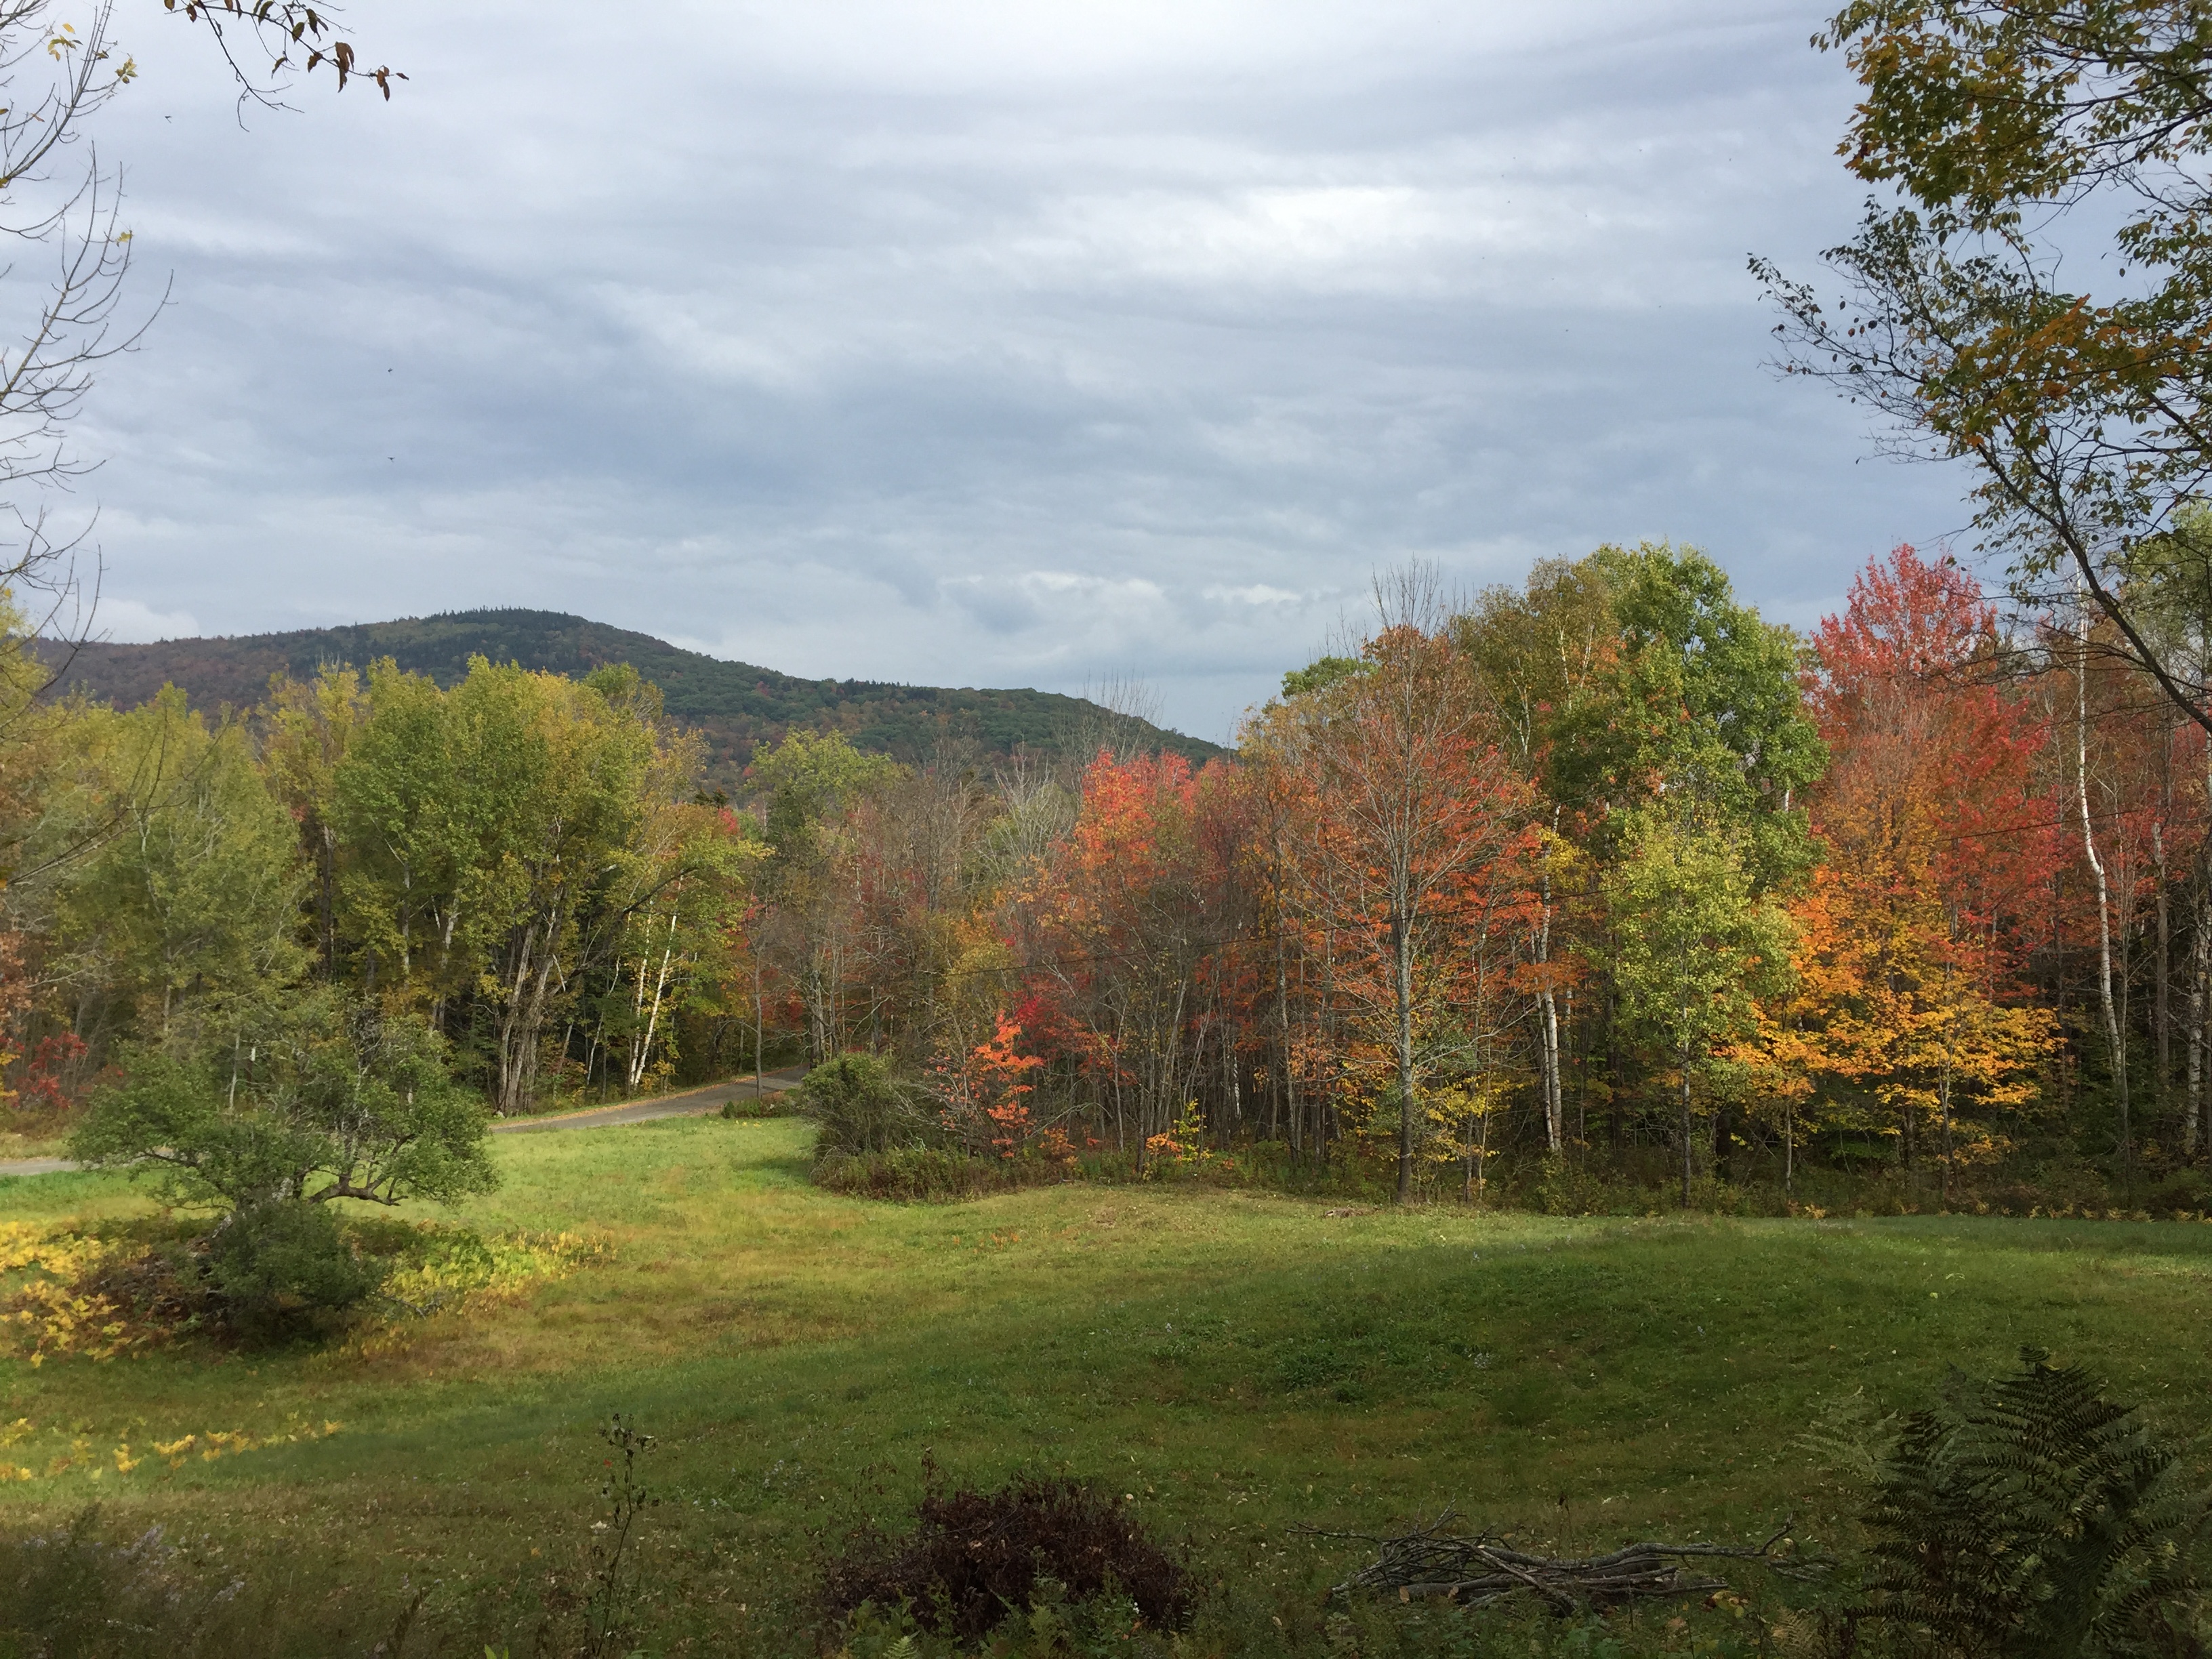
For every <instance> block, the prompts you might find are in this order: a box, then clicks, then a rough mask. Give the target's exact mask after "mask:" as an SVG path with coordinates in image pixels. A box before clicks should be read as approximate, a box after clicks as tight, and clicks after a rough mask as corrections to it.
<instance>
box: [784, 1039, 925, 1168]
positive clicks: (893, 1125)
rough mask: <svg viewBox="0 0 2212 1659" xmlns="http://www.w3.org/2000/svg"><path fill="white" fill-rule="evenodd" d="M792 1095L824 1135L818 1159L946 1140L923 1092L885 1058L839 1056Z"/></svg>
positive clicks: (810, 1075) (801, 1111)
mask: <svg viewBox="0 0 2212 1659" xmlns="http://www.w3.org/2000/svg"><path fill="white" fill-rule="evenodd" d="M791 1095H792V1104H793V1106H794V1107H795V1108H796V1109H798V1111H799V1115H801V1116H804V1117H808V1118H811V1119H812V1120H813V1121H814V1123H815V1125H816V1127H817V1131H818V1133H817V1138H816V1139H815V1143H814V1155H815V1157H816V1158H829V1157H831V1156H833V1155H836V1154H839V1153H842V1154H844V1155H846V1156H848V1157H858V1156H862V1155H865V1154H867V1153H871V1152H903V1151H906V1150H907V1149H908V1148H910V1147H916V1146H934V1145H936V1144H938V1143H939V1142H941V1141H942V1140H943V1139H944V1138H945V1133H944V1128H943V1126H942V1125H941V1123H940V1122H939V1120H938V1115H937V1114H936V1113H935V1112H934V1111H933V1110H932V1109H930V1105H929V1103H928V1102H927V1098H926V1097H924V1096H923V1095H922V1093H921V1090H920V1089H918V1088H917V1087H915V1085H913V1084H910V1083H907V1082H905V1081H903V1080H902V1079H900V1078H898V1077H897V1076H896V1074H895V1073H893V1072H892V1070H891V1065H890V1061H889V1060H884V1059H883V1058H882V1057H881V1056H879V1055H876V1054H833V1055H832V1056H831V1057H830V1058H829V1059H828V1060H823V1062H822V1064H821V1065H819V1066H816V1067H815V1068H814V1069H813V1070H812V1071H811V1072H809V1073H807V1074H806V1080H805V1082H803V1083H801V1084H800V1085H799V1087H798V1088H796V1089H794V1090H793V1091H791Z"/></svg>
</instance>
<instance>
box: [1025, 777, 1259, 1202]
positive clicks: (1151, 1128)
mask: <svg viewBox="0 0 2212 1659" xmlns="http://www.w3.org/2000/svg"><path fill="white" fill-rule="evenodd" d="M1224 783H1225V778H1224V777H1223V775H1222V774H1221V773H1220V772H1219V771H1218V769H1215V768H1213V767H1208V768H1207V769H1205V770H1204V771H1202V772H1194V771H1193V769H1192V768H1191V766H1190V763H1188V761H1186V760H1184V759H1183V758H1182V757H1181V756H1179V755H1175V754H1158V755H1152V756H1144V757H1134V758H1132V759H1129V760H1127V761H1122V760H1117V759H1115V757H1114V756H1113V754H1112V753H1111V752H1109V751H1107V750H1101V751H1100V752H1099V754H1098V756H1097V758H1096V759H1095V760H1093V761H1092V762H1091V765H1090V766H1089V767H1088V768H1087V769H1085V773H1084V775H1083V781H1082V787H1081V797H1080V805H1079V808H1078V810H1077V812H1076V817H1075V821H1074V823H1073V826H1072V827H1071V828H1070V829H1069V832H1068V834H1067V836H1066V840H1065V841H1064V842H1061V843H1060V846H1059V847H1058V848H1055V849H1054V851H1053V853H1052V854H1051V855H1050V856H1049V858H1048V860H1047V861H1046V863H1045V866H1044V868H1043V870H1042V872H1040V874H1039V876H1038V878H1037V879H1036V883H1035V884H1034V885H1033V887H1032V888H1031V889H1030V892H1029V896H1028V902H1029V903H1030V905H1031V906H1032V907H1033V924H1032V926H1033V932H1032V934H1031V939H1030V943H1031V945H1032V951H1033V954H1032V955H1031V956H1030V960H1029V963H1028V964H1027V966H1028V975H1027V978H1028V984H1029V988H1030V996H1029V999H1028V1002H1027V1004H1026V1005H1025V1006H1028V1007H1030V1008H1031V1009H1034V1010H1035V1011H1036V1019H1037V1024H1038V1026H1039V1028H1040V1029H1038V1030H1036V1033H1035V1034H1036V1036H1040V1037H1043V1038H1045V1039H1047V1040H1049V1041H1051V1042H1054V1043H1055V1044H1056V1046H1058V1047H1059V1048H1061V1049H1062V1050H1063V1051H1064V1052H1066V1054H1068V1055H1069V1056H1070V1057H1071V1058H1072V1059H1073V1061H1074V1062H1075V1064H1076V1065H1077V1066H1078V1067H1079V1071H1080V1073H1082V1075H1083V1076H1084V1077H1085V1079H1087V1081H1088V1082H1089V1084H1090V1086H1091V1089H1092V1090H1093V1091H1094V1097H1095V1098H1096V1100H1097V1103H1098V1106H1099V1109H1100V1112H1101V1115H1102V1117H1104V1116H1109V1115H1110V1117H1111V1119H1112V1121H1113V1123H1114V1126H1115V1134H1116V1137H1117V1139H1119V1140H1120V1141H1121V1144H1122V1145H1124V1146H1132V1147H1133V1149H1134V1150H1135V1152H1136V1154H1137V1157H1138V1158H1139V1162H1140V1163H1141V1161H1142V1159H1143V1158H1144V1150H1145V1147H1146V1144H1147V1143H1148V1142H1149V1141H1150V1140H1151V1139H1152V1137H1153V1136H1154V1135H1157V1134H1161V1133H1165V1132H1166V1131H1167V1129H1168V1127H1169V1126H1170V1124H1171V1123H1173V1122H1174V1121H1175V1119H1176V1115H1177V1112H1178V1109H1180V1108H1181V1106H1182V1104H1183V1103H1184V1101H1185V1099H1186V1098H1187V1090H1188V1085H1189V1084H1190V1082H1191V1079H1192V1078H1193V1076H1194V1070H1195V1061H1196V1050H1195V1047H1194V1044H1193V1043H1192V1042H1190V1041H1189V1033H1190V1027H1191V1024H1192V1022H1193V1021H1194V1019H1195V1018H1198V1016H1199V1012H1200V1008H1199V1004H1200V999H1201V995H1202V990H1201V984H1200V975H1201V970H1202V968H1203V965H1204V963H1205V961H1206V957H1207V956H1208V955H1209V953H1210V952H1211V951H1213V950H1215V949H1218V948H1219V946H1220V945H1222V944H1223V943H1224V942H1225V927H1224V921H1223V917H1222V914H1221V906H1220V903H1219V896H1220V890H1219V887H1218V883H1216V882H1215V881H1214V880H1212V879H1211V877H1212V873H1213V872H1211V871H1210V870H1209V868H1208V866H1207V864H1206V848H1205V841H1204V838H1203V836H1202V835H1201V833H1200V825H1201V821H1202V818H1203V816H1204V814H1205V812H1206V803H1207V797H1208V795H1209V794H1210V793H1212V792H1213V791H1215V790H1216V789H1218V788H1219V787H1222V786H1223V784H1224Z"/></svg>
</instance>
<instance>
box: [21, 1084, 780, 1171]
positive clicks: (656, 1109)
mask: <svg viewBox="0 0 2212 1659" xmlns="http://www.w3.org/2000/svg"><path fill="white" fill-rule="evenodd" d="M805 1074H806V1068H805V1066H790V1067H788V1068H787V1069H786V1070H784V1071H781V1072H770V1073H768V1075H767V1076H765V1077H763V1079H761V1086H760V1091H759V1093H758V1094H756V1093H755V1092H754V1091H753V1080H752V1079H750V1078H749V1077H748V1078H740V1079H732V1080H731V1081H730V1082H727V1083H710V1084H708V1085H707V1086H706V1087H705V1088H703V1089H686V1090H685V1091H684V1092H683V1093H682V1094H680V1095H656V1096H654V1097H653V1098H652V1099H650V1100H629V1101H624V1102H623V1103H621V1104H619V1105H615V1106H594V1107H592V1108H590V1109H588V1110H586V1111H580V1112H560V1113H556V1114H555V1115H552V1116H550V1117H529V1118H520V1119H517V1120H516V1121H513V1122H511V1123H495V1124H493V1125H492V1126H491V1132H492V1133H494V1134H495V1135H521V1134H537V1133H544V1131H546V1130H548V1129H605V1128H609V1127H612V1126H614V1125H616V1124H617V1123H649V1122H651V1121H653V1119H654V1118H657V1117H704V1116H705V1115H707V1114H708V1113H709V1112H719V1111H720V1110H721V1109H722V1107H723V1104H724V1103H726V1102H728V1101H732V1100H757V1099H760V1098H762V1097H771V1098H772V1097H775V1096H776V1095H780V1094H781V1093H782V1092H783V1091H785V1090H786V1089H788V1088H790V1087H791V1086H792V1085H793V1084H795V1083H797V1082H798V1081H799V1079H800V1078H802V1077H804V1076H805ZM78 1167H79V1166H78V1165H76V1164H72V1163H70V1160H69V1159H67V1158H0V1176H33V1175H57V1174H59V1173H60V1172H61V1171H63V1170H74V1169H76V1168H78Z"/></svg>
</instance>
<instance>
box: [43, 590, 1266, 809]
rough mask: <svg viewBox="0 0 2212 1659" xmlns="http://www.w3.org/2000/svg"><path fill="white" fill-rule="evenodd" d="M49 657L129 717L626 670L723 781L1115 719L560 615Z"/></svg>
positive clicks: (1093, 726) (1048, 741) (1082, 740)
mask: <svg viewBox="0 0 2212 1659" xmlns="http://www.w3.org/2000/svg"><path fill="white" fill-rule="evenodd" d="M39 649H40V654H41V656H42V657H43V658H44V659H45V660H46V662H47V663H48V664H49V665H50V666H51V667H53V668H63V669H64V682H63V683H64V686H65V687H69V688H79V687H81V688H82V690H84V691H85V692H86V693H87V694H88V696H91V697H93V698H94V700H95V701H99V702H112V703H113V704H114V705H115V706H116V707H117V708H136V707H137V706H138V705H139V704H140V703H143V702H146V701H147V699H149V697H151V696H153V695H154V694H155V692H156V691H158V690H161V687H162V685H163V684H165V683H167V684H173V685H175V686H176V687H177V688H178V689H179V690H182V691H183V692H184V693H185V695H186V696H189V697H190V698H191V701H192V703H193V705H194V706H195V707H197V708H217V707H219V706H222V705H223V704H228V705H230V706H231V707H233V708H251V707H252V706H253V705H255V704H257V703H258V702H260V701H261V700H262V698H263V697H264V696H266V695H267V693H268V690H269V677H270V675H271V674H275V673H278V672H284V673H289V674H291V675H293V676H294V677H295V678H302V679H305V678H313V675H314V673H315V671H316V670H317V669H319V668H321V667H323V666H325V665H333V664H349V665H352V666H354V667H356V668H363V667H366V666H367V665H368V664H369V663H371V662H374V661H375V660H376V659H379V658H380V657H390V658H391V659H392V660H393V661H395V662H397V663H398V665H399V666H400V667H402V668H403V669H406V670H409V671H411V672H414V673H418V674H427V675H428V676H429V677H430V678H432V679H434V680H435V681H436V682H437V683H438V684H440V685H441V686H451V685H453V684H454V683H455V682H457V681H458V680H459V679H460V678H462V677H463V676H464V675H465V674H466V673H467V671H468V665H469V659H470V658H471V656H476V655H483V656H485V657H488V658H489V659H491V660H492V661H493V662H495V663H506V662H515V663H520V665H522V666H523V667H525V668H529V669H536V670H541V671H548V672H551V673H558V674H568V675H575V676H580V675H583V674H587V673H589V672H590V671H592V669H594V668H600V667H605V666H606V665H609V664H612V663H628V664H629V665H631V666H632V667H634V668H635V669H636V670H637V671H638V672H639V673H640V674H641V675H643V676H644V677H645V678H647V680H649V681H651V682H652V683H653V684H654V685H657V686H659V688H660V690H661V694H662V696H664V697H665V700H666V706H667V709H668V712H669V714H671V715H673V716H674V717H675V718H676V719H678V720H680V721H682V722H683V723H684V724H685V725H687V726H696V727H697V728H698V729H699V731H700V732H701V733H702V735H703V736H704V737H705V738H706V740H707V752H708V760H707V770H708V775H709V776H710V777H712V778H713V779H714V780H715V781H718V782H721V783H724V784H727V783H729V782H730V781H732V780H734V778H735V777H736V775H738V773H739V772H740V771H742V770H743V769H744V765H745V763H747V762H748V761H749V760H750V759H751V757H752V752H753V746H754V745H755V744H757V743H761V742H769V743H775V742H777V741H779V740H780V739H781V738H782V736H783V734H784V733H785V732H787V731H788V730H790V729H792V728H793V727H799V728H811V729H823V728H828V729H832V730H836V731H839V732H844V733H845V734H846V736H847V737H848V738H850V739H851V741H852V743H853V744H854V746H855V747H857V748H860V749H864V750H872V751H873V752H875V753H878V754H884V755H889V756H890V757H893V758H895V759H897V760H902V761H907V762H914V761H919V760H921V759H922V758H924V757H926V756H927V755H928V754H929V753H930V751H931V750H933V748H934V746H935V744H936V742H937V737H938V733H939V730H940V728H941V727H949V729H950V730H951V732H953V733H954V734H955V735H961V736H967V737H970V738H973V739H974V740H975V742H976V743H977V744H979V745H980V746H981V748H982V750H983V751H984V752H985V753H986V754H987V755H1006V754H1010V753H1012V751H1013V750H1016V749H1018V748H1022V747H1027V748H1029V749H1030V750H1039V751H1043V752H1046V753H1053V754H1057V753H1060V752H1062V751H1065V750H1069V749H1072V748H1079V747H1087V746H1089V744H1091V742H1092V741H1093V740H1095V738H1097V736H1098V735H1099V734H1101V733H1102V732H1104V731H1106V730H1107V729H1108V727H1109V724H1110V723H1111V722H1113V721H1114V720H1115V716H1113V715H1111V714H1109V713H1108V711H1106V710H1105V709H1103V708H1100V707H1099V706H1098V705H1097V704H1096V703H1093V702H1086V701H1085V699H1083V698H1080V697H1070V696H1062V695H1061V694H1060V693H1058V692H1054V691H1030V690H975V689H974V688H972V687H961V688H959V689H957V690H956V689H952V688H950V687H944V686H932V685H898V684H889V683H886V682H882V681H873V680H805V679H799V678H795V677H793V676H792V675H789V674H780V673H777V672H776V671H775V670H774V669H771V668H756V667H754V666H753V665H750V664H749V663H741V662H724V661H722V660H721V659H719V658H715V657H709V656H705V655H703V654H702V653H699V652H696V651H686V650H684V649H682V648H680V647H677V646H673V645H670V644H669V643H667V641H665V640H656V639H654V638H653V637H652V636H651V635H647V634H634V633H631V632H630V631H629V629H621V628H612V627H609V626H608V625H607V624H606V623H595V622H591V621H587V620H586V618H584V617H571V616H567V615H564V614H562V612H560V611H526V610H496V611H452V612H448V613H447V614H444V615H441V616H435V617H403V618H401V619H399V620H398V621H394V622H382V623H356V624H355V625H353V626H351V627H346V628H308V629H297V630H295V631H294V632H291V633H286V634H256V635H244V636H240V637H236V638H216V639H190V640H163V641H161V642H159V643H158V644H154V645H109V644H88V645H84V646H81V647H76V651H75V654H74V656H71V657H65V656H64V654H63V653H64V652H65V651H66V649H67V647H60V646H57V645H55V644H53V643H52V642H50V641H41V642H40V647H39ZM64 664H65V665H66V666H65V667H64ZM1139 725H1140V726H1141V727H1142V732H1143V735H1144V738H1145V741H1146V743H1148V744H1158V746H1159V747H1161V748H1164V749H1166V750H1170V751H1171V752H1173V753H1176V754H1180V755H1182V756H1185V757H1188V758H1189V759H1192V760H1195V761H1203V760H1206V759H1207V758H1208V757H1212V756H1214V755H1218V754H1219V753H1221V752H1222V751H1221V750H1219V749H1218V747H1217V746H1215V745H1214V744H1210V743H1206V742H1203V741H1201V740H1200V739H1198V738H1188V737H1185V736H1183V735H1182V733H1181V732H1167V731H1163V730H1161V729H1160V728H1158V727H1157V726H1151V725H1149V724H1147V723H1144V722H1139Z"/></svg>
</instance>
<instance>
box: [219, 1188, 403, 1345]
mask: <svg viewBox="0 0 2212 1659" xmlns="http://www.w3.org/2000/svg"><path fill="white" fill-rule="evenodd" d="M379 1278H380V1274H379V1273H378V1272H377V1270H376V1268H375V1267H374V1265H372V1264H371V1263H370V1262H368V1261H363V1260H362V1258H361V1257H360V1256H359V1255H356V1253H355V1252H354V1250H353V1249H352V1247H351V1246H350V1245H349V1244H348V1243H347V1242H346V1239H345V1237H344V1236H343V1234H342V1233H341V1232H340V1231H339V1230H338V1221H337V1217H336V1216H335V1215H333V1214H331V1211H330V1206H327V1205H324V1204H313V1203H308V1202H307V1201H306V1200H301V1199H278V1200H274V1201H272V1202H270V1203H266V1204H256V1205H253V1206H250V1207H248V1208H246V1209H242V1210H239V1211H236V1212H234V1213H233V1214H232V1216H231V1217H230V1219H229V1221H228V1223H227V1224H226V1225H223V1226H222V1227H221V1228H219V1229H217V1230H216V1233H215V1235H214V1237H212V1239H210V1242H209V1246H208V1279H209V1281H210V1284H212V1285H213V1286H214V1287H215V1290H216V1293H217V1294H218V1295H220V1296H221V1297H222V1298H223V1300H224V1301H225V1302H226V1303H228V1304H230V1307H231V1309H232V1310H235V1311H236V1312H237V1313H238V1314H240V1315H242V1316H245V1318H246V1322H270V1321H283V1320H286V1319H289V1318H291V1317H293V1316H298V1315H303V1314H313V1313H335V1312H338V1311H341V1310H344V1309H347V1308H350V1307H353V1306H355V1305H356V1304H359V1303H361V1302H362V1301H363V1300H365V1299H366V1298H367V1297H368V1293H369V1292H370V1291H373V1290H374V1289H375V1288H376V1285H377V1281H378V1279H379Z"/></svg>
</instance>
